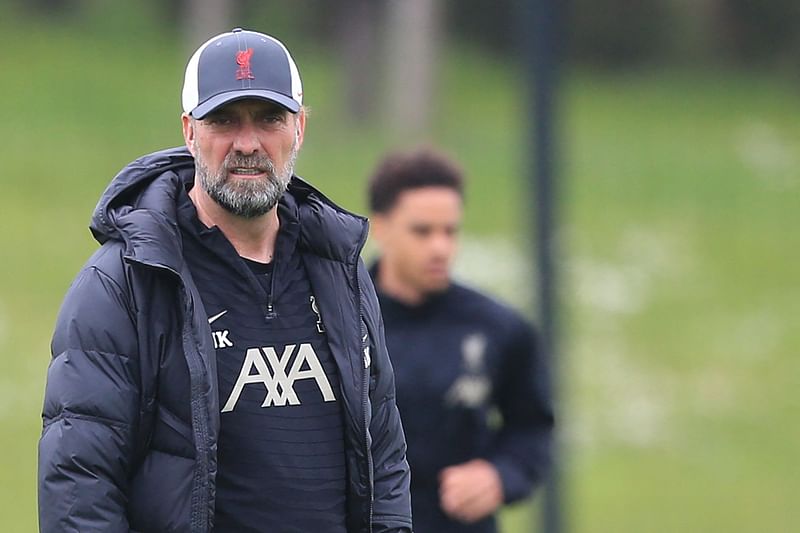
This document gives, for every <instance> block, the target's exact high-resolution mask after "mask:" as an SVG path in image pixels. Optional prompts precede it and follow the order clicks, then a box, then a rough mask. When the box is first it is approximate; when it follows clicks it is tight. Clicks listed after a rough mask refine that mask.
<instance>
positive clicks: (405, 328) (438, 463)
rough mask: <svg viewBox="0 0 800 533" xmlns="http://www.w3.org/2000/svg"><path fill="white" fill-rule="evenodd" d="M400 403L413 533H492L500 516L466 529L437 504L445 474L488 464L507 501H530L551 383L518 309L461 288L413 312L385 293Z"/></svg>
mask: <svg viewBox="0 0 800 533" xmlns="http://www.w3.org/2000/svg"><path fill="white" fill-rule="evenodd" d="M377 272H378V265H375V266H374V267H373V268H372V270H371V274H372V276H373V279H375V285H376V290H377V293H378V298H379V301H380V304H381V312H382V314H383V319H384V325H385V333H386V344H387V346H388V349H389V357H390V358H391V360H392V365H393V366H394V370H395V379H396V388H397V405H398V408H399V409H400V416H401V418H402V421H403V427H404V429H405V433H406V441H407V443H408V452H407V453H408V462H409V465H410V466H411V473H412V476H411V506H412V514H413V517H414V531H415V533H494V532H496V531H497V526H496V524H495V519H494V517H489V518H487V519H485V520H481V521H479V522H478V523H475V524H471V525H466V524H462V523H460V522H456V521H454V520H451V519H449V518H448V517H447V516H446V515H445V514H444V513H443V512H442V511H441V508H440V506H439V493H438V491H439V482H438V476H439V472H440V471H441V470H442V469H443V468H444V467H446V466H449V465H455V464H459V463H463V462H466V461H469V460H471V459H476V458H482V459H486V460H488V461H490V462H491V463H493V465H494V466H495V467H496V468H497V469H498V471H499V474H500V477H501V479H502V483H503V490H504V495H505V501H506V502H512V501H515V500H518V499H520V498H523V497H524V496H526V495H528V494H529V493H530V491H531V490H532V488H533V487H534V486H535V485H537V484H538V483H540V482H541V480H542V477H543V475H544V472H545V470H546V468H547V466H548V463H549V448H550V440H551V436H552V428H553V414H552V408H551V405H550V392H549V379H548V374H547V371H546V367H545V365H544V362H543V361H542V360H541V358H540V356H539V354H538V353H537V351H536V342H535V340H536V339H535V334H534V330H533V329H532V327H531V326H530V325H529V324H528V323H527V322H526V321H524V320H523V319H522V318H521V316H520V315H519V314H518V313H517V312H515V311H513V310H512V309H511V308H509V307H507V306H505V305H503V304H501V303H499V302H497V301H496V300H494V299H492V298H490V297H488V296H486V295H484V294H481V293H480V292H477V291H475V290H473V289H471V288H468V287H466V286H464V285H461V284H459V283H455V282H453V283H451V284H450V286H449V287H448V288H447V289H446V290H445V291H443V292H441V293H437V294H433V295H431V296H429V297H428V298H427V300H426V301H425V302H424V303H422V304H421V305H417V306H408V305H406V304H404V303H402V302H400V301H398V300H396V299H394V298H392V297H391V296H389V295H387V294H386V293H384V292H382V291H381V289H380V282H379V280H378V279H376V278H377Z"/></svg>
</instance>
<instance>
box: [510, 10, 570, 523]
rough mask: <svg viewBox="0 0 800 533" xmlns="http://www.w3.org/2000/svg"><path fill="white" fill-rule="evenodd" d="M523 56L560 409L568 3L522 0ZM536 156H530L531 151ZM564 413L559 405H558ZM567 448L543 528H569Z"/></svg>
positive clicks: (540, 283)
mask: <svg viewBox="0 0 800 533" xmlns="http://www.w3.org/2000/svg"><path fill="white" fill-rule="evenodd" d="M520 2H521V4H520V5H521V8H522V16H521V17H520V23H521V26H522V27H521V28H520V30H521V32H522V43H523V56H522V57H523V61H524V66H525V73H526V82H527V91H528V93H527V94H528V97H527V102H528V110H527V111H528V116H529V117H530V120H529V121H527V123H528V124H530V130H529V131H528V132H527V134H526V135H527V139H526V140H527V144H528V146H529V147H530V148H531V149H530V150H526V152H525V153H526V154H531V156H532V158H533V159H532V160H529V161H528V162H527V165H526V168H528V169H529V175H528V183H529V189H530V193H531V202H530V205H532V206H535V209H531V210H530V212H531V213H532V216H531V220H530V224H531V225H532V227H533V235H534V236H535V246H534V260H535V263H536V266H537V268H536V270H535V272H536V274H535V276H536V279H535V280H534V281H535V284H536V287H537V289H538V295H539V300H538V325H539V328H540V337H541V350H542V354H543V356H544V358H545V360H546V362H547V366H548V368H549V371H550V376H551V377H550V380H551V391H552V397H553V401H554V404H555V406H556V408H557V407H558V406H559V405H560V401H559V386H558V384H559V379H560V372H559V369H560V367H562V366H563V365H562V364H561V361H560V357H559V352H558V348H559V346H558V257H559V255H558V251H559V247H558V228H557V224H558V198H557V196H558V195H557V187H556V159H557V154H558V150H557V142H556V126H557V96H558V90H557V89H558V66H559V61H560V55H561V44H562V42H561V41H562V37H563V27H562V17H561V15H562V11H561V8H562V6H563V2H562V1H559V0H520ZM529 157H530V156H529ZM557 412H558V409H557ZM560 452H561V449H560V446H559V439H558V438H556V439H555V441H554V443H553V465H552V469H551V472H550V476H549V478H548V479H547V481H546V482H545V486H544V495H543V496H544V500H543V508H542V524H541V526H542V527H541V530H542V531H544V532H545V533H564V531H565V527H564V523H563V513H562V475H561V464H562V463H561V453H560Z"/></svg>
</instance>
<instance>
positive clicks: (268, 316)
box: [264, 303, 278, 322]
mask: <svg viewBox="0 0 800 533" xmlns="http://www.w3.org/2000/svg"><path fill="white" fill-rule="evenodd" d="M277 317H278V313H276V312H275V309H274V308H273V306H272V304H271V303H270V304H267V314H266V315H264V320H266V321H267V322H269V321H270V320H274V319H276V318H277Z"/></svg>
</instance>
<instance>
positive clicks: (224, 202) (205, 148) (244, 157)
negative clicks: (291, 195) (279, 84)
mask: <svg viewBox="0 0 800 533" xmlns="http://www.w3.org/2000/svg"><path fill="white" fill-rule="evenodd" d="M182 120H183V135H184V139H185V141H186V146H187V147H188V148H189V151H190V152H191V153H192V155H193V156H194V158H195V176H196V184H199V185H200V187H202V189H203V190H205V192H206V193H207V194H208V195H209V196H210V197H211V198H212V199H213V200H214V201H215V202H217V203H218V204H219V205H220V206H222V207H223V208H224V209H225V210H226V211H228V212H230V213H232V214H234V215H237V216H240V217H243V218H254V217H257V216H260V215H263V214H265V213H267V212H268V211H269V210H270V209H272V208H273V207H275V205H276V204H277V202H278V200H279V199H280V197H281V195H282V194H283V193H284V192H285V191H286V187H287V186H288V184H289V180H290V178H291V176H292V173H293V172H294V164H295V160H296V158H297V152H298V150H299V149H300V145H301V144H302V141H303V132H304V129H305V114H304V113H303V111H302V110H301V111H300V112H299V113H298V114H297V115H294V114H292V113H290V112H289V111H287V110H286V109H284V108H283V107H281V106H279V105H277V104H273V103H271V102H267V101H264V100H256V99H246V100H239V101H236V102H232V103H230V104H227V105H225V106H222V107H221V108H219V109H216V110H214V111H213V112H211V113H209V114H208V115H206V116H205V117H204V118H203V119H198V120H194V119H192V118H191V117H189V116H188V115H183V117H182Z"/></svg>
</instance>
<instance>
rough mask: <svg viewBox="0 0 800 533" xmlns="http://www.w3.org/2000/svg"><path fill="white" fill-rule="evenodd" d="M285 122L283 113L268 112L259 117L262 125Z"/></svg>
mask: <svg viewBox="0 0 800 533" xmlns="http://www.w3.org/2000/svg"><path fill="white" fill-rule="evenodd" d="M284 121H285V117H284V114H283V113H279V112H270V113H264V114H263V115H261V122H263V123H264V124H282V123H283V122H284Z"/></svg>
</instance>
